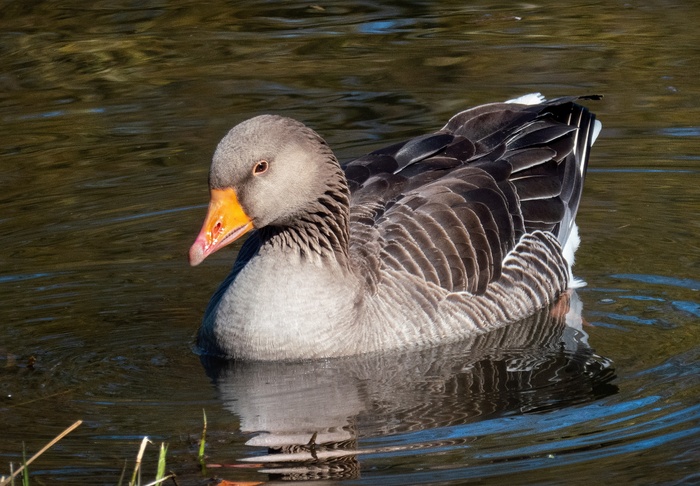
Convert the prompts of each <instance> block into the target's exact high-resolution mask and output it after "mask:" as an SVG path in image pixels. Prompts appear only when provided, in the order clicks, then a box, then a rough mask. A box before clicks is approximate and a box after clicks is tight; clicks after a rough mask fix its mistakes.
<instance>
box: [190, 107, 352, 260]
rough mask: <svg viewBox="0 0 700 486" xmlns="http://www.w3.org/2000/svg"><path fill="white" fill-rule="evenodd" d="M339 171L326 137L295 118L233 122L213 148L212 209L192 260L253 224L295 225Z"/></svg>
mask: <svg viewBox="0 0 700 486" xmlns="http://www.w3.org/2000/svg"><path fill="white" fill-rule="evenodd" d="M338 170H339V166H338V162H337V160H336V159H335V157H334V155H333V153H332V152H331V150H330V149H329V148H328V146H327V145H326V143H325V142H324V141H323V139H322V138H321V137H320V136H319V135H318V134H316V132H314V131H313V130H311V129H310V128H308V127H306V126H305V125H303V124H302V123H300V122H298V121H296V120H293V119H291V118H285V117H281V116H275V115H261V116H257V117H255V118H251V119H250V120H247V121H244V122H242V123H240V124H239V125H237V126H235V127H234V128H233V129H231V131H229V132H228V134H227V135H226V136H225V137H224V138H223V139H222V140H221V142H219V145H218V147H217V148H216V151H215V153H214V157H213V160H212V164H211V169H210V171H209V191H210V202H209V209H208V211H207V215H206V218H205V220H204V224H203V226H202V229H201V231H200V232H199V235H198V236H197V239H196V240H195V242H194V244H193V245H192V247H191V248H190V252H189V259H190V264H191V265H192V266H195V265H199V264H200V263H201V262H202V261H203V260H204V259H205V258H206V257H208V256H209V255H211V254H212V253H214V252H215V251H217V250H220V249H221V248H223V247H225V246H227V245H229V244H231V243H233V242H234V241H236V240H237V239H238V238H240V237H241V236H243V235H244V234H246V233H247V232H249V231H251V230H252V229H260V228H264V227H266V226H289V225H293V224H294V222H295V221H297V220H298V219H299V218H300V217H301V216H302V215H303V214H304V213H305V212H308V211H310V209H309V208H310V207H311V206H312V205H313V203H314V201H317V200H318V199H319V198H320V197H322V195H323V194H324V192H325V191H326V190H327V183H328V181H329V179H331V178H332V177H333V174H335V173H337V171H338Z"/></svg>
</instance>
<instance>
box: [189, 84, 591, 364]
mask: <svg viewBox="0 0 700 486" xmlns="http://www.w3.org/2000/svg"><path fill="white" fill-rule="evenodd" d="M599 98H600V97H599V96H584V97H566V98H557V99H553V100H550V101H545V100H544V98H542V97H541V96H540V95H539V94H535V95H527V96H524V97H521V98H517V99H515V100H511V101H508V102H505V103H491V104H487V105H482V106H477V107H475V108H471V109H469V110H466V111H463V112H461V113H458V114H457V115H455V116H453V117H452V118H451V119H450V120H449V121H448V123H447V124H446V125H445V126H444V127H443V128H441V129H440V130H438V131H436V132H435V133H430V134H428V135H423V136H419V137H416V138H413V139H411V140H408V141H405V142H401V143H398V144H395V145H391V146H389V147H386V148H383V149H379V150H376V151H374V152H372V153H370V154H368V155H365V156H363V157H360V158H359V159H356V160H353V161H351V162H349V163H347V164H345V165H344V166H341V165H340V164H339V163H338V160H337V159H336V157H335V156H334V154H333V152H332V151H331V149H330V148H329V147H328V145H327V144H326V143H325V141H324V140H323V139H322V138H321V137H320V136H319V135H318V134H317V133H316V132H314V131H313V130H312V129H310V128H308V127H306V126H305V125H303V124H302V123H300V122H298V121H296V120H293V119H290V118H285V117H281V116H275V115H261V116H257V117H255V118H252V119H250V120H247V121H244V122H242V123H240V124H239V125H237V126H235V127H234V128H233V129H231V131H230V132H228V134H227V135H226V136H225V137H224V138H223V139H222V140H221V142H220V143H219V145H218V147H217V149H216V151H215V153H214V157H213V161H212V164H211V168H210V172H209V187H210V197H211V199H210V203H209V209H208V212H207V215H206V218H205V221H204V225H203V227H202V230H201V232H200V233H199V235H198V236H197V239H196V240H195V242H194V244H193V245H192V247H191V248H190V253H189V258H190V264H191V265H193V266H194V265H198V264H199V263H201V262H202V261H203V260H204V259H205V258H206V257H207V256H209V255H210V254H212V253H213V252H215V251H217V250H219V249H221V248H223V247H225V246H226V245H229V244H230V243H232V242H234V241H236V240H237V239H238V238H240V237H241V236H243V235H244V234H246V233H249V232H250V235H249V236H248V238H247V239H246V240H245V242H244V243H243V245H242V247H241V248H240V250H239V253H238V258H237V259H236V262H235V263H234V265H233V270H232V271H231V273H230V274H229V276H228V277H227V278H226V279H225V280H224V282H223V283H222V284H221V286H220V287H219V289H218V290H217V291H216V292H215V294H214V296H213V297H212V299H211V301H210V303H209V306H208V307H207V309H206V312H205V315H204V319H203V322H202V325H201V327H200V329H199V332H198V336H197V345H198V347H199V349H200V350H201V352H202V353H204V354H206V355H211V356H218V357H222V358H233V359H242V360H300V359H317V358H328V357H339V356H348V355H355V354H361V353H368V352H380V351H388V350H391V349H402V348H408V347H419V346H420V347H424V346H430V345H434V344H437V343H442V342H448V341H455V340H459V339H460V338H465V337H469V336H472V335H474V334H476V333H483V332H487V331H489V330H492V329H495V328H497V327H499V326H503V325H505V324H508V323H511V322H515V321H518V320H520V319H523V318H526V317H528V316H529V315H531V314H533V313H534V312H535V311H537V310H538V309H541V308H543V307H545V306H547V305H549V304H551V303H553V302H555V301H556V299H557V298H558V297H559V296H560V295H561V294H562V293H563V292H565V291H566V290H567V288H568V287H569V286H575V285H577V283H578V282H577V281H576V280H574V279H573V277H571V265H572V264H573V256H574V252H575V250H576V248H577V247H578V244H579V241H580V239H579V236H578V229H577V227H576V225H575V221H574V218H575V216H576V211H577V209H578V206H579V201H580V198H581V191H582V187H583V179H584V176H585V173H586V166H587V163H588V155H589V151H590V147H591V145H592V144H593V142H594V140H595V138H596V136H597V135H598V133H599V132H600V129H601V124H600V122H599V121H596V120H595V115H593V114H592V113H590V112H589V111H588V109H586V108H585V107H583V106H580V105H579V104H577V103H576V101H577V100H579V99H599Z"/></svg>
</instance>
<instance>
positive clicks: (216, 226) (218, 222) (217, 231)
mask: <svg viewBox="0 0 700 486" xmlns="http://www.w3.org/2000/svg"><path fill="white" fill-rule="evenodd" d="M220 232H221V221H217V222H216V224H215V225H214V231H213V233H214V234H217V233H220Z"/></svg>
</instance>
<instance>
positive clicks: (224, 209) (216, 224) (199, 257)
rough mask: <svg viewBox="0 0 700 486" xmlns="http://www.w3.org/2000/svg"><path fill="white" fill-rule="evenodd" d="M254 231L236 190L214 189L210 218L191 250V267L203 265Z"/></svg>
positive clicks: (212, 191)
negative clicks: (220, 251) (213, 255)
mask: <svg viewBox="0 0 700 486" xmlns="http://www.w3.org/2000/svg"><path fill="white" fill-rule="evenodd" d="M251 229H253V221H251V219H250V217H248V215H247V214H246V213H245V211H244V210H243V208H242V207H241V203H239V202H238V196H237V195H236V191H235V190H234V189H232V188H227V189H212V190H211V200H210V201H209V210H208V211H207V217H206V219H205V220H204V225H203V226H202V230H201V231H200V232H199V235H198V236H197V239H196V240H194V243H193V244H192V247H191V248H190V265H192V266H193V267H194V266H196V265H199V264H200V263H202V261H204V259H205V258H206V257H208V256H209V255H211V254H212V253H214V252H215V251H217V250H220V249H221V248H223V247H225V246H226V245H228V244H229V243H233V242H234V241H236V240H237V239H238V238H240V237H241V236H243V235H244V234H246V233H247V232H248V231H250V230H251Z"/></svg>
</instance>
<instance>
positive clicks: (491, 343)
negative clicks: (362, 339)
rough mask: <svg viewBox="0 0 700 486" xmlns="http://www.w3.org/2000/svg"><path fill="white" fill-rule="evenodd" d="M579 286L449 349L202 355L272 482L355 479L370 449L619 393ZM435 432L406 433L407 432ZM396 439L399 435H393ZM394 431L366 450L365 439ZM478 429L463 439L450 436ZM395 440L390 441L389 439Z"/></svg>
mask: <svg viewBox="0 0 700 486" xmlns="http://www.w3.org/2000/svg"><path fill="white" fill-rule="evenodd" d="M580 308H581V305H580V301H579V300H578V297H577V296H576V294H573V296H572V297H571V299H569V298H568V297H567V298H566V299H563V300H562V301H560V302H559V303H558V304H557V305H556V306H553V307H552V308H549V309H545V310H543V311H541V312H539V313H537V314H536V315H534V316H532V317H530V318H528V319H526V320H524V321H521V322H518V323H516V324H513V325H510V326H507V327H504V328H502V329H499V330H496V331H493V332H490V333H488V334H485V335H481V336H476V337H474V338H473V339H470V340H466V341H460V342H457V343H451V344H446V345H442V346H439V347H434V348H429V349H424V350H417V351H406V352H394V353H387V354H372V355H365V356H358V357H351V358H342V359H332V360H322V361H312V362H300V363H245V362H222V361H218V360H210V359H206V358H203V360H202V362H203V364H204V366H205V369H206V372H207V374H208V375H209V376H210V377H211V378H212V380H213V381H214V383H215V384H216V387H217V389H218V392H219V395H220V399H221V400H222V401H223V403H224V407H225V408H226V409H227V410H229V411H231V412H232V413H234V414H235V415H236V416H238V417H239V419H240V428H241V432H242V433H244V434H250V436H251V437H250V439H249V440H248V441H247V442H246V444H247V445H249V446H253V447H264V448H266V451H267V453H266V454H263V455H255V456H251V457H247V458H236V459H238V460H241V461H243V462H249V463H255V464H259V465H260V466H259V467H260V472H263V473H267V474H269V475H270V479H271V480H276V479H278V480H287V481H288V480H314V479H331V478H333V479H338V478H356V477H358V476H359V474H360V468H361V462H360V460H359V457H360V456H361V455H363V454H372V453H381V452H387V451H400V450H402V449H403V450H408V449H416V448H424V447H425V448H428V447H430V448H434V447H441V446H449V445H450V444H447V443H436V442H435V440H433V441H432V442H431V440H430V435H431V434H430V433H429V432H430V431H431V430H434V429H437V428H441V427H450V426H455V425H460V424H467V423H470V422H476V421H481V420H486V419H492V418H495V417H503V416H507V415H512V414H524V413H539V412H545V411H551V410H557V409H561V408H565V407H569V406H572V405H574V404H581V403H587V402H590V401H593V400H596V399H598V398H602V397H605V396H609V395H612V394H614V393H617V386H615V385H613V384H611V381H612V380H613V379H614V378H615V371H614V369H613V367H612V362H611V361H610V360H608V359H606V358H603V357H601V356H598V355H596V354H595V353H594V351H593V349H592V348H591V347H590V346H589V345H588V343H587V338H588V336H587V335H586V333H585V331H584V330H583V328H582V320H581V313H580ZM416 431H425V432H426V433H425V434H420V437H421V441H418V440H417V439H416V437H417V435H416V434H412V435H410V437H411V438H410V439H400V437H402V434H405V433H407V432H416ZM392 436H393V437H395V438H396V440H392ZM368 437H384V438H386V441H384V442H383V443H382V444H380V445H379V446H378V447H377V446H375V447H372V448H363V447H362V445H361V442H362V439H363V438H368ZM471 440H474V438H473V437H468V436H463V437H453V438H451V439H450V443H451V444H454V443H455V442H468V441H471ZM384 444H386V445H384Z"/></svg>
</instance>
